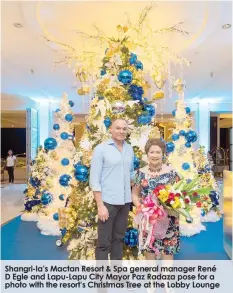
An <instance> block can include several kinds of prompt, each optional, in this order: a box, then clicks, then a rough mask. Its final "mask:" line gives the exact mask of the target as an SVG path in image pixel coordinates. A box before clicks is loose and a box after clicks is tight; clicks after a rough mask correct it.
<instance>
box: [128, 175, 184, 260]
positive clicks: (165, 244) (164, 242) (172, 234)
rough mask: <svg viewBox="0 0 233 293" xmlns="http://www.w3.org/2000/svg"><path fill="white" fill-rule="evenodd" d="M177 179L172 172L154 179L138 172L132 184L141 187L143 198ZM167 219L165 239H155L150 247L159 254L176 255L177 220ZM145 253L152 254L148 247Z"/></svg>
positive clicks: (173, 218) (177, 247) (178, 238)
mask: <svg viewBox="0 0 233 293" xmlns="http://www.w3.org/2000/svg"><path fill="white" fill-rule="evenodd" d="M178 178H179V177H178V174H177V173H176V172H175V171H174V170H171V171H170V172H169V173H165V174H161V175H159V176H156V177H149V176H148V175H147V174H145V173H143V172H142V171H140V170H138V171H137V172H136V174H135V179H134V182H135V184H136V185H141V196H142V198H145V197H147V196H148V195H149V194H151V192H152V191H153V190H154V189H155V188H156V187H157V186H159V185H167V184H173V183H174V182H175V181H176V180H177V179H178ZM168 217H169V219H170V222H169V225H168V229H167V232H166V237H165V238H163V239H155V241H154V242H153V244H152V246H153V247H154V248H155V249H156V250H157V251H159V253H160V254H166V255H167V254H177V253H179V251H180V232H179V218H178V217H175V216H168ZM144 236H145V237H144ZM143 238H144V239H145V238H146V235H143ZM145 251H147V252H151V253H154V251H153V250H152V249H150V248H149V247H148V248H147V249H145Z"/></svg>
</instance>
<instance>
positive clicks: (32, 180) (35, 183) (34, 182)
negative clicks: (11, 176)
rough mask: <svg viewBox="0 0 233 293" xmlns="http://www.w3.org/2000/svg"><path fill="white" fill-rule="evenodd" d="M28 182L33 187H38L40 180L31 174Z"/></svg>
mask: <svg viewBox="0 0 233 293" xmlns="http://www.w3.org/2000/svg"><path fill="white" fill-rule="evenodd" d="M29 182H30V184H31V185H32V186H33V187H39V186H40V180H39V179H38V178H37V177H32V176H31V177H30V180H29Z"/></svg>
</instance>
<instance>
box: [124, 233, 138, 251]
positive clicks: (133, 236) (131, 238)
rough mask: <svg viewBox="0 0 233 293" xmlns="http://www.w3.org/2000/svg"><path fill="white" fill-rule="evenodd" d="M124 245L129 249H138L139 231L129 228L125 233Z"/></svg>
mask: <svg viewBox="0 0 233 293" xmlns="http://www.w3.org/2000/svg"><path fill="white" fill-rule="evenodd" d="M124 243H125V245H127V246H129V247H136V246H137V245H138V230H137V229H135V228H128V229H127V231H126V233H125V238H124Z"/></svg>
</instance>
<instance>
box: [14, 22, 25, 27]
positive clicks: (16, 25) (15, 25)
mask: <svg viewBox="0 0 233 293" xmlns="http://www.w3.org/2000/svg"><path fill="white" fill-rule="evenodd" d="M14 27H16V28H22V27H23V25H22V24H21V23H19V22H15V23H14Z"/></svg>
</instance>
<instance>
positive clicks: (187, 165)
mask: <svg viewBox="0 0 233 293" xmlns="http://www.w3.org/2000/svg"><path fill="white" fill-rule="evenodd" d="M182 169H183V170H185V171H187V170H189V169H190V165H189V163H183V164H182Z"/></svg>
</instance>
